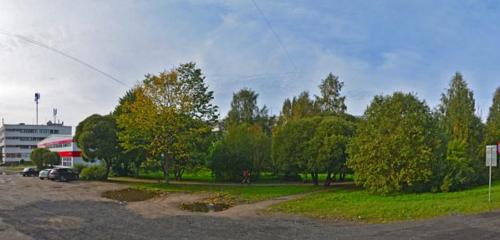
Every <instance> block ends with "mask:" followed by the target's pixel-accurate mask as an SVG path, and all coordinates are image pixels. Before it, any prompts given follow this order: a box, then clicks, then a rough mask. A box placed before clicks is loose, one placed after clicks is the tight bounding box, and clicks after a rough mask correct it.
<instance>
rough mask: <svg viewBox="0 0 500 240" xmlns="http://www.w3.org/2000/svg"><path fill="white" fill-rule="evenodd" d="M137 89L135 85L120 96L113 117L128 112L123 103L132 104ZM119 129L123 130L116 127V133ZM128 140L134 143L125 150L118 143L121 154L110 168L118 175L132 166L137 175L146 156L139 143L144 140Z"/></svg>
mask: <svg viewBox="0 0 500 240" xmlns="http://www.w3.org/2000/svg"><path fill="white" fill-rule="evenodd" d="M138 91H139V89H138V88H137V87H134V88H132V89H131V90H128V91H127V92H126V93H125V95H124V96H123V97H121V98H120V100H119V102H118V105H117V106H116V107H115V110H114V111H113V117H114V118H115V119H118V118H119V117H120V116H122V115H123V116H125V117H126V116H127V114H129V113H130V111H129V110H128V109H127V107H126V106H125V105H126V104H132V103H134V102H135V101H136V94H137V92H138ZM121 131H123V129H121V128H120V127H118V135H120V134H119V133H120V132H121ZM129 142H133V143H134V144H129V147H130V148H129V149H128V150H125V149H124V148H123V146H122V143H120V147H121V150H120V151H121V156H120V157H119V159H118V160H117V161H115V162H114V165H113V167H112V168H113V171H114V172H117V173H119V174H120V175H127V174H129V173H130V172H131V171H132V170H131V169H130V168H131V167H133V168H134V170H135V175H136V176H138V175H139V170H140V166H141V164H142V163H143V162H144V160H145V158H146V153H145V150H144V147H142V146H143V144H141V143H142V142H144V140H143V139H129Z"/></svg>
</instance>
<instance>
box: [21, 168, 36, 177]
mask: <svg viewBox="0 0 500 240" xmlns="http://www.w3.org/2000/svg"><path fill="white" fill-rule="evenodd" d="M21 175H23V177H33V176H38V171H37V170H36V169H34V168H24V169H23V170H22V171H21Z"/></svg>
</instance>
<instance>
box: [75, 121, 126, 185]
mask: <svg viewBox="0 0 500 240" xmlns="http://www.w3.org/2000/svg"><path fill="white" fill-rule="evenodd" d="M75 139H76V141H77V143H78V147H79V148H80V149H81V150H82V156H83V158H84V159H85V160H86V161H93V160H95V159H99V160H101V161H103V162H104V164H105V167H106V179H107V177H108V175H109V172H110V170H111V166H112V165H113V163H114V162H115V161H117V159H118V158H119V156H120V153H121V152H120V147H119V145H118V137H117V126H116V121H115V119H114V118H113V116H111V115H105V116H101V115H98V114H94V115H92V116H89V117H88V118H86V119H85V120H83V121H82V122H80V123H79V124H78V126H77V131H76V134H75Z"/></svg>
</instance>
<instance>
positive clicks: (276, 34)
mask: <svg viewBox="0 0 500 240" xmlns="http://www.w3.org/2000/svg"><path fill="white" fill-rule="evenodd" d="M251 1H252V3H253V5H254V6H255V8H256V9H257V11H258V12H259V13H260V15H262V18H263V19H264V21H265V22H266V24H267V26H268V27H269V30H270V31H271V32H272V33H273V35H274V37H275V38H276V40H277V42H278V44H279V45H280V47H281V48H282V49H283V51H285V54H286V57H287V58H288V61H290V63H291V64H292V66H293V68H294V70H295V71H296V72H297V71H298V68H297V65H296V64H295V62H294V61H293V59H292V57H291V55H290V52H289V51H288V49H287V48H286V47H285V44H284V43H283V41H282V40H281V38H280V36H279V35H278V33H277V32H276V31H274V28H273V26H272V25H271V22H270V21H269V19H267V17H266V15H265V14H264V12H263V11H262V9H261V8H260V7H259V5H257V2H255V0H251Z"/></svg>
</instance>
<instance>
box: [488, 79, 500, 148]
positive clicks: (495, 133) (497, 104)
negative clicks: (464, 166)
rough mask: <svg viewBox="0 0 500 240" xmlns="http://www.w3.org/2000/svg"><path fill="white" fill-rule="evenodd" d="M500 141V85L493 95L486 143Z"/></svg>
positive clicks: (490, 143)
mask: <svg viewBox="0 0 500 240" xmlns="http://www.w3.org/2000/svg"><path fill="white" fill-rule="evenodd" d="M498 142H500V87H498V88H497V89H496V91H495V93H494V96H493V104H492V105H491V107H490V112H489V114H488V118H487V120H486V130H485V144H484V145H495V144H497V143H498Z"/></svg>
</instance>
